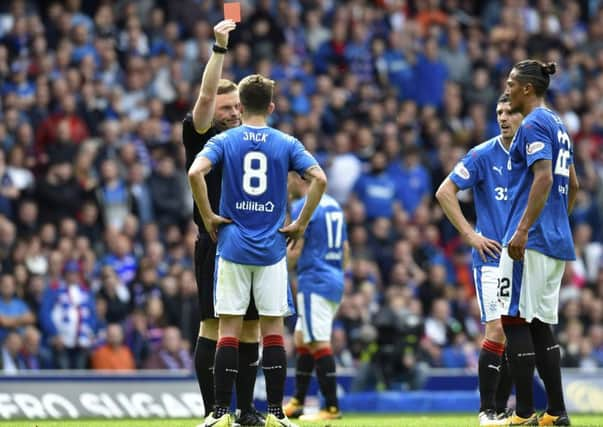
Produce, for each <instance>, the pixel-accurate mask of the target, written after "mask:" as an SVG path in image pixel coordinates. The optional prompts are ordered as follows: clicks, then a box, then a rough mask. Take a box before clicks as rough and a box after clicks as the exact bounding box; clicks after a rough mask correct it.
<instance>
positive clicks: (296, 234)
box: [278, 221, 306, 249]
mask: <svg viewBox="0 0 603 427" xmlns="http://www.w3.org/2000/svg"><path fill="white" fill-rule="evenodd" d="M278 231H280V232H281V233H283V234H284V235H285V236H287V245H289V244H291V249H293V248H294V247H295V243H296V242H297V240H298V239H301V238H302V237H304V232H305V231H306V226H305V225H302V224H300V223H299V222H297V221H293V222H292V223H291V224H289V225H287V226H285V227H282V228H279V229H278Z"/></svg>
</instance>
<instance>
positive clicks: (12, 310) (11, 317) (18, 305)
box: [0, 273, 36, 342]
mask: <svg viewBox="0 0 603 427" xmlns="http://www.w3.org/2000/svg"><path fill="white" fill-rule="evenodd" d="M15 291H16V286H15V278H14V277H13V275H11V274H6V273H5V274H2V276H0V342H2V341H3V340H4V338H5V337H6V335H7V334H8V332H9V331H10V330H12V329H16V330H17V332H19V333H22V332H23V327H25V326H27V325H32V324H33V323H35V321H36V318H35V316H34V315H33V313H32V312H31V311H30V309H29V307H28V306H27V304H26V303H25V301H23V299H21V298H20V297H18V296H17V295H16V293H15Z"/></svg>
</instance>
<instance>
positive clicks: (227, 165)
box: [199, 125, 317, 265]
mask: <svg viewBox="0 0 603 427" xmlns="http://www.w3.org/2000/svg"><path fill="white" fill-rule="evenodd" d="M199 156H204V157H206V158H207V159H209V161H210V162H211V163H212V166H213V167H215V166H216V165H218V164H222V195H221V198H220V215H221V216H223V217H225V218H229V219H231V220H232V224H227V225H225V226H222V228H220V231H219V236H218V249H217V252H216V253H217V255H219V256H220V257H222V258H224V259H226V260H228V261H231V262H235V263H238V264H246V265H272V264H275V263H277V262H278V261H280V260H281V259H282V258H283V257H284V256H285V255H286V244H285V236H284V235H283V234H282V233H280V232H279V231H278V229H279V228H280V227H282V226H283V224H284V222H285V214H286V211H287V174H288V172H289V171H291V170H292V171H296V172H297V173H298V174H300V175H301V176H303V175H304V173H305V172H306V170H308V168H310V167H312V166H314V165H316V164H317V162H316V160H315V159H314V157H312V155H311V154H310V153H309V152H308V151H306V149H305V148H304V146H303V145H302V144H301V142H299V141H298V140H297V139H296V138H294V137H292V136H290V135H287V134H285V133H283V132H281V131H279V130H276V129H273V128H271V127H269V126H262V127H257V126H248V125H243V126H240V127H237V128H234V129H230V130H228V131H226V132H222V133H220V134H218V135H216V136H214V137H213V138H211V139H210V140H209V141H208V143H207V144H206V145H205V148H204V149H203V151H201V152H200V153H199Z"/></svg>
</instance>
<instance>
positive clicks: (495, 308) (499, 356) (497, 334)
mask: <svg viewBox="0 0 603 427" xmlns="http://www.w3.org/2000/svg"><path fill="white" fill-rule="evenodd" d="M496 118H497V121H498V126H499V127H500V135H498V136H496V137H494V138H492V139H490V140H488V141H486V142H484V143H482V144H480V145H478V146H476V147H475V148H473V149H472V150H471V151H469V153H467V155H466V156H465V157H464V158H463V159H462V160H461V161H460V162H459V163H458V164H457V165H456V167H455V168H454V170H453V171H452V172H451V173H450V175H449V176H448V177H447V178H446V179H445V180H444V182H442V184H441V185H440V188H439V189H438V191H437V192H436V197H437V199H438V201H439V202H440V205H441V206H442V209H443V210H444V213H445V214H446V216H447V217H448V219H449V220H450V222H452V224H453V225H454V226H455V227H456V229H457V230H458V231H459V233H460V234H461V236H462V237H463V239H464V240H465V241H466V242H467V243H468V244H469V245H471V246H472V247H473V277H474V281H475V290H476V294H477V301H478V303H479V309H480V314H481V321H482V323H485V324H486V331H485V337H484V341H483V343H482V348H481V351H480V355H479V365H478V366H479V368H478V377H479V390H480V410H479V422H480V425H501V423H502V422H503V421H504V420H506V418H507V415H508V414H507V413H506V405H507V400H508V398H509V394H510V392H511V386H512V384H511V379H510V375H509V372H508V369H507V363H506V360H505V357H504V355H503V353H504V350H505V335H504V332H503V328H502V324H501V322H500V307H499V303H498V296H497V292H498V262H499V256H500V251H501V243H502V239H503V234H504V226H505V223H506V220H507V213H508V210H509V208H508V204H509V202H508V197H507V162H508V159H509V151H508V150H509V146H510V145H511V141H512V139H513V135H514V134H515V131H516V130H517V128H518V126H519V123H520V122H521V115H520V114H519V113H512V112H511V106H510V105H509V99H508V97H506V96H505V95H503V96H501V97H500V99H499V100H498V103H497V105H496ZM469 188H471V189H472V190H473V200H474V203H475V212H476V216H477V224H476V226H475V230H474V229H473V227H472V226H471V224H469V222H468V221H467V219H466V218H465V216H464V215H463V212H462V211H461V207H460V205H459V202H458V199H457V196H456V193H457V192H458V191H459V190H466V189H469Z"/></svg>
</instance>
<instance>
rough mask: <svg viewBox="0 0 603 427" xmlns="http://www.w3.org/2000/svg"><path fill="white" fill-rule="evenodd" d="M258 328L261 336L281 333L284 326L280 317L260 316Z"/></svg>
mask: <svg viewBox="0 0 603 427" xmlns="http://www.w3.org/2000/svg"><path fill="white" fill-rule="evenodd" d="M260 330H261V333H262V336H263V337H265V336H267V335H283V333H284V331H285V328H284V323H283V318H282V317H274V316H260Z"/></svg>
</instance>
